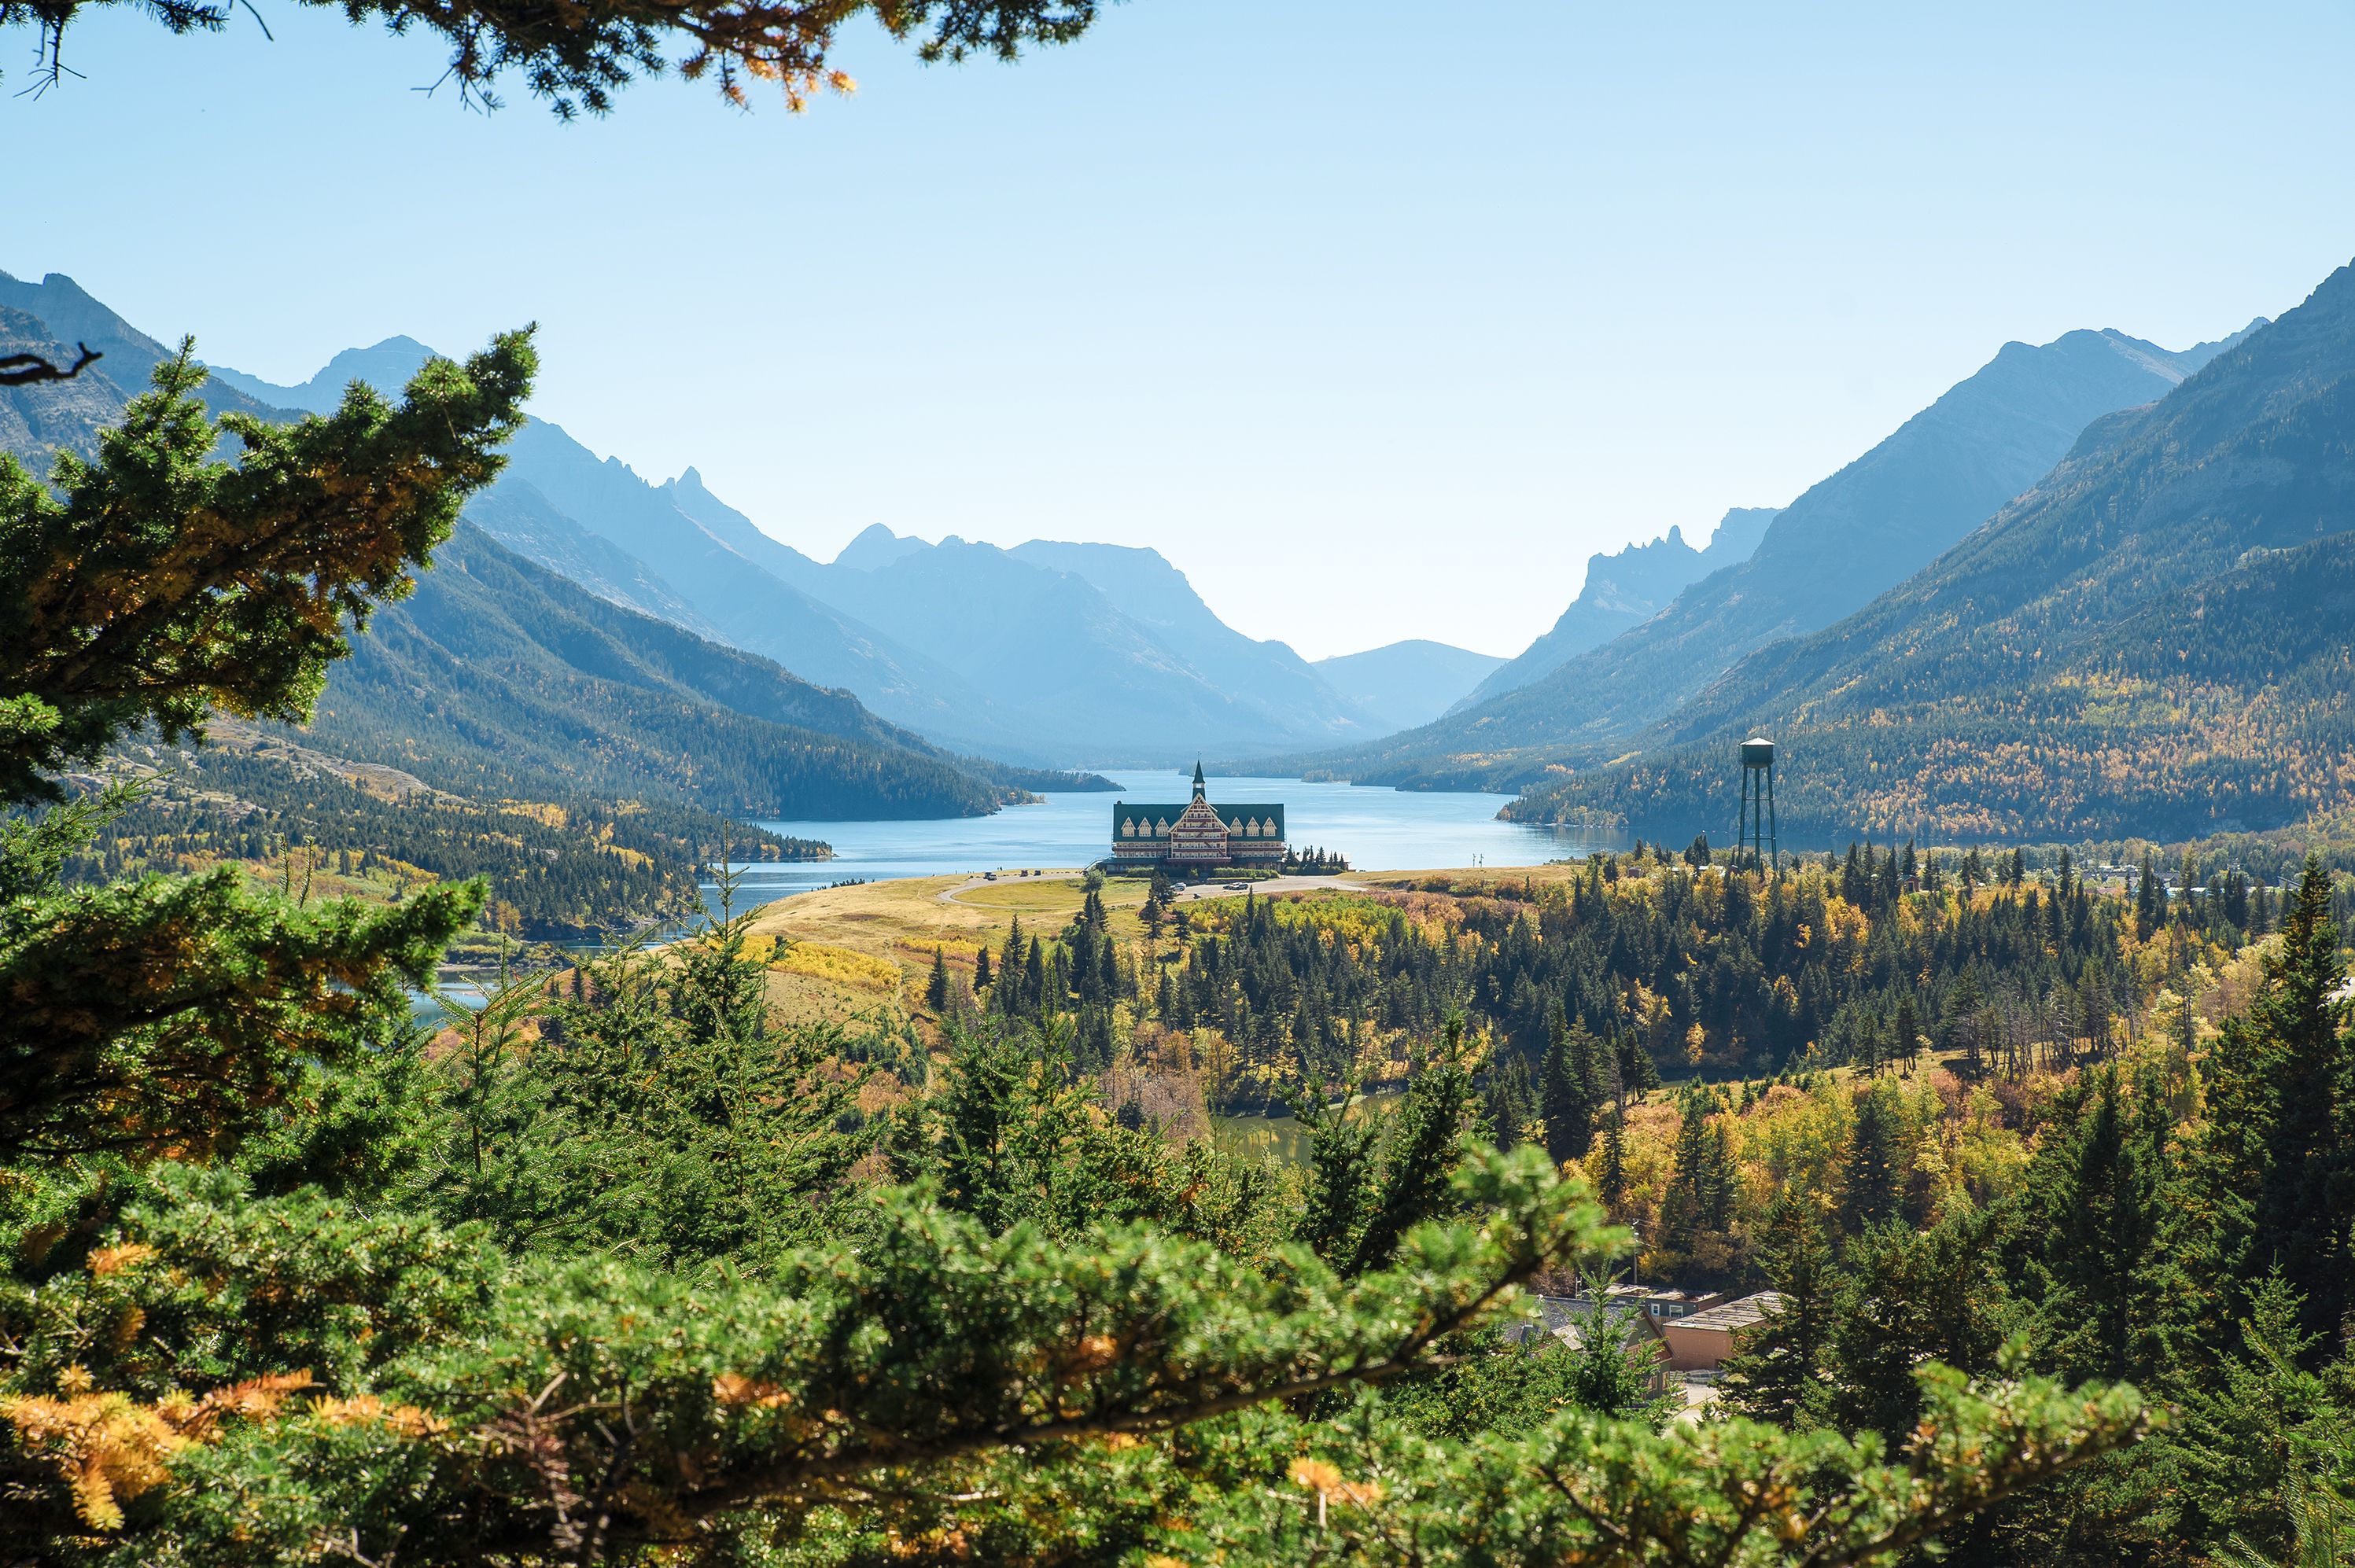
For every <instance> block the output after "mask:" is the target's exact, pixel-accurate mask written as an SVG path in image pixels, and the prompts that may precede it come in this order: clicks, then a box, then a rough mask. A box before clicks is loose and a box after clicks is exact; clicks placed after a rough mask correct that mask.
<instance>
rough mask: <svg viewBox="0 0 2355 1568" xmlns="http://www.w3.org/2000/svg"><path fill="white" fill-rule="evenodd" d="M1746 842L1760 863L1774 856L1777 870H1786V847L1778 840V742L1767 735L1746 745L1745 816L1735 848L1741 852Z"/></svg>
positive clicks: (1735, 836) (1735, 835)
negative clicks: (1775, 783)
mask: <svg viewBox="0 0 2355 1568" xmlns="http://www.w3.org/2000/svg"><path fill="white" fill-rule="evenodd" d="M1744 842H1747V843H1748V844H1749V846H1750V853H1752V854H1753V856H1755V857H1756V858H1757V861H1758V863H1759V864H1761V865H1764V864H1765V863H1766V861H1767V857H1768V856H1770V855H1771V856H1773V857H1774V869H1775V871H1776V872H1777V873H1780V872H1781V871H1782V869H1783V848H1782V845H1781V844H1779V843H1777V842H1775V839H1774V742H1773V741H1771V740H1769V739H1767V738H1766V737H1765V736H1763V735H1753V736H1751V737H1750V738H1749V739H1748V740H1745V741H1743V742H1742V816H1741V819H1740V821H1739V822H1738V823H1737V824H1736V826H1735V827H1734V830H1733V847H1734V848H1735V849H1737V850H1739V849H1740V848H1742V844H1743V843H1744Z"/></svg>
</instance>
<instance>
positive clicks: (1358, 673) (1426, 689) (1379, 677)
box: [1316, 541, 1681, 730]
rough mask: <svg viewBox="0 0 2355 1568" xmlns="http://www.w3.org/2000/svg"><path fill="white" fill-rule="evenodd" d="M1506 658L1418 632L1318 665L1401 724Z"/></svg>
mask: <svg viewBox="0 0 2355 1568" xmlns="http://www.w3.org/2000/svg"><path fill="white" fill-rule="evenodd" d="M1679 542H1681V541H1679ZM1598 558H1599V557H1598ZM1524 657H1526V655H1524ZM1505 664H1506V661H1505V660H1502V659H1499V658H1497V657H1496V656H1495V655H1494V654H1490V653H1475V652H1471V651H1470V650H1468V649H1464V648H1455V647H1451V646H1449V645H1448V644H1447V643H1444V642H1431V641H1425V640H1423V639H1422V638H1414V639H1412V640H1410V641H1404V642H1392V643H1390V644H1388V645H1386V646H1384V647H1380V648H1369V649H1368V650H1366V652H1363V653H1342V654H1338V655H1337V656H1335V657H1333V658H1330V659H1319V660H1317V661H1316V673H1318V674H1319V675H1322V676H1324V677H1325V679H1326V681H1327V683H1329V684H1330V685H1331V686H1332V687H1333V689H1334V690H1335V691H1337V692H1339V693H1340V694H1342V695H1343V696H1345V697H1347V698H1348V700H1349V701H1351V702H1353V703H1355V704H1357V705H1359V707H1360V708H1363V709H1364V710H1365V711H1366V712H1368V713H1369V714H1371V715H1374V717H1375V718H1376V719H1378V720H1380V723H1381V725H1382V727H1384V728H1385V729H1391V730H1400V729H1413V728H1414V727H1416V726H1418V725H1426V724H1429V723H1430V722H1431V721H1432V720H1433V719H1435V718H1437V717H1438V716H1439V715H1442V714H1444V713H1445V712H1446V711H1447V710H1448V709H1449V708H1450V707H1452V706H1454V705H1455V704H1456V703H1457V702H1458V701H1459V700H1461V699H1462V697H1463V694H1464V693H1465V692H1466V691H1468V690H1470V689H1471V688H1472V687H1473V685H1474V684H1475V683H1477V682H1480V681H1482V680H1484V679H1487V680H1493V679H1495V678H1496V676H1497V673H1499V672H1500V671H1501V670H1502V669H1503V667H1504V666H1505Z"/></svg>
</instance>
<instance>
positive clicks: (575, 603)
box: [311, 527, 999, 819]
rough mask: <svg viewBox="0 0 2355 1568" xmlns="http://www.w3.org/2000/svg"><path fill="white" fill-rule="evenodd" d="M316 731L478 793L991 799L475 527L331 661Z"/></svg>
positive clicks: (753, 800)
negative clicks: (348, 651) (344, 654)
mask: <svg viewBox="0 0 2355 1568" xmlns="http://www.w3.org/2000/svg"><path fill="white" fill-rule="evenodd" d="M811 721H815V723H817V724H823V725H825V726H827V729H828V730H831V731H835V732H841V731H850V732H853V733H856V732H858V731H859V730H861V729H864V730H865V731H867V732H868V733H867V735H866V736H865V737H864V738H859V739H846V738H844V736H843V735H842V734H841V733H826V732H822V731H821V730H820V729H818V728H816V727H814V726H813V725H812V722H811ZM311 733H312V734H313V735H314V736H316V737H317V738H318V741H319V743H320V744H321V745H323V746H324V747H327V748H328V749H330V750H333V751H335V752H336V753H338V754H339V755H342V756H346V757H350V758H356V759H357V760H360V761H364V762H377V763H382V764H385V765H387V766H390V767H396V768H403V769H406V770H407V771H409V772H411V773H414V774H415V775H417V777H419V778H421V779H424V780H425V781H426V782H427V783H429V784H433V785H436V786H438V787H440V788H443V789H455V790H459V791H461V792H464V793H470V794H474V795H476V796H480V795H483V794H485V793H491V794H496V793H501V792H504V793H508V794H514V795H517V796H525V797H530V798H541V799H544V798H546V795H547V793H548V791H549V789H550V788H551V787H558V788H560V789H561V790H562V791H563V792H567V793H584V794H600V795H617V796H623V797H645V798H648V799H655V800H682V801H686V802H687V803H690V804H694V805H698V806H703V807H706V808H709V809H710V810H720V811H727V812H731V813H738V814H742V815H748V816H762V817H795V818H817V819H831V818H847V817H934V816H961V815H973V814H975V813H978V812H983V811H986V810H990V809H991V808H992V807H994V806H995V805H996V804H997V803H998V799H999V797H998V794H997V792H996V790H994V789H992V788H990V787H989V786H987V785H985V784H983V783H982V782H981V781H980V780H978V779H975V778H973V777H972V776H970V775H968V774H966V773H964V772H963V771H961V770H959V769H958V768H955V767H954V766H952V765H951V764H949V763H948V762H946V761H943V760H942V759H940V758H936V757H931V756H925V755H922V754H920V753H918V752H916V751H914V750H912V749H910V748H907V747H902V746H900V745H899V744H897V741H896V737H895V735H894V732H892V731H891V729H890V726H886V725H884V724H882V723H881V722H880V721H879V720H877V719H876V718H875V717H874V715H871V714H868V713H866V712H865V711H864V710H863V709H861V708H860V707H859V705H858V701H857V699H856V698H854V697H852V696H850V695H849V694H847V693H841V692H829V691H824V690H821V689H819V688H817V687H815V686H811V685H809V684H808V683H806V682H803V681H799V680H796V679H794V677H793V676H792V675H790V674H788V673H786V672H784V671H783V670H781V669H779V668H777V667H776V666H775V665H774V664H772V663H770V662H767V661H765V660H762V659H759V658H755V657H753V656H751V655H749V654H746V653H744V652H741V651H739V650H736V649H732V648H725V647H722V646H720V645H719V644H717V643H712V642H707V641H703V640H701V639H699V638H697V637H695V636H693V635H692V634H691V633H688V632H686V631H683V630H678V629H677V628H676V627H673V626H671V625H669V624H668V623H667V622H665V621H660V620H655V619H653V618H652V617H648V616H642V615H638V614H636V613H635V612H634V611H630V610H625V609H620V608H618V607H617V606H614V605H612V604H609V603H607V602H606V601H605V600H603V599H598V598H597V597H595V596H594V595H592V594H590V593H589V592H587V591H586V590H585V589H582V588H577V587H575V586H574V585H573V584H571V583H569V582H567V581H565V580H564V579H563V578H561V577H557V576H556V575H555V574H554V573H552V572H549V571H546V570H544V569H543V568H541V567H537V566H534V565H533V564H532V563H530V562H528V561H526V560H524V559H523V558H522V557H520V556H516V555H514V554H512V553H511V552H509V551H507V550H506V549H505V548H504V547H503V546H500V545H498V544H497V543H496V541H494V540H492V539H491V538H489V537H488V536H487V535H484V534H483V533H481V532H480V531H479V530H476V529H474V528H471V527H462V528H461V529H460V530H459V532H458V533H457V534H456V535H453V537H452V539H451V540H450V542H449V543H448V544H447V545H445V546H443V547H442V550H441V551H440V552H439V555H438V557H437V560H436V564H435V566H434V568H433V570H432V571H431V572H428V573H426V574H425V575H424V576H423V577H421V578H420V579H419V584H418V588H417V592H416V593H415V594H414V595H412V596H411V597H410V599H407V600H405V601H403V602H402V603H400V604H399V605H396V606H393V607H390V608H389V609H386V610H385V611H384V612H382V613H381V614H379V615H378V618H377V620H376V622H375V623H374V625H373V626H372V627H371V629H370V630H369V634H368V636H366V637H364V638H361V639H358V640H357V641H356V642H355V644H354V651H353V653H352V656H351V657H350V658H348V659H346V660H344V661H343V662H340V663H338V664H337V665H336V666H335V669H334V671H333V673H331V674H330V676H329V677H328V683H327V690H326V694H325V695H324V696H323V697H322V698H321V699H320V702H319V706H318V710H317V714H316V715H315V717H314V722H313V725H312V726H311Z"/></svg>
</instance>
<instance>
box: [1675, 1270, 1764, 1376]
mask: <svg viewBox="0 0 2355 1568" xmlns="http://www.w3.org/2000/svg"><path fill="white" fill-rule="evenodd" d="M1782 1304H1783V1298H1782V1296H1781V1295H1780V1294H1779V1293H1777V1292H1775V1291H1772V1290H1761V1291H1760V1292H1758V1294H1756V1295H1755V1296H1744V1297H1743V1298H1741V1299H1740V1300H1739V1301H1726V1302H1721V1303H1720V1304H1719V1305H1717V1306H1715V1307H1708V1308H1702V1309H1701V1310H1700V1311H1698V1312H1694V1313H1691V1314H1689V1315H1687V1316H1685V1317H1680V1318H1671V1319H1663V1320H1662V1321H1661V1323H1660V1338H1661V1339H1663V1340H1666V1341H1668V1364H1669V1365H1670V1366H1671V1367H1673V1368H1675V1369H1676V1370H1677V1371H1678V1372H1715V1371H1716V1370H1717V1369H1718V1367H1719V1366H1720V1365H1721V1363H1723V1362H1725V1361H1731V1360H1732V1358H1733V1357H1735V1356H1737V1355H1739V1354H1741V1353H1742V1348H1743V1346H1744V1345H1745V1343H1747V1341H1748V1340H1749V1339H1750V1336H1751V1335H1752V1334H1753V1333H1754V1332H1756V1331H1757V1329H1758V1326H1759V1325H1760V1324H1761V1323H1763V1322H1764V1321H1765V1320H1766V1315H1767V1314H1768V1313H1769V1312H1772V1311H1774V1308H1777V1307H1780V1306H1781V1305H1782Z"/></svg>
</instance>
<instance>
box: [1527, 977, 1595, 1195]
mask: <svg viewBox="0 0 2355 1568" xmlns="http://www.w3.org/2000/svg"><path fill="white" fill-rule="evenodd" d="M1596 1050H1597V1042H1596V1041H1595V1038H1594V1036H1593V1034H1592V1033H1589V1032H1588V1030H1587V1027H1586V1024H1585V1022H1584V1021H1583V1020H1581V1021H1579V1022H1575V1023H1571V1024H1568V1025H1565V1023H1564V1022H1563V1018H1562V1012H1561V1009H1560V1008H1556V1009H1555V1010H1554V1016H1553V1026H1552V1029H1551V1030H1550V1033H1549V1037H1548V1039H1547V1042H1546V1054H1545V1062H1544V1064H1543V1065H1542V1067H1541V1068H1540V1098H1541V1107H1542V1108H1541V1114H1542V1116H1543V1117H1544V1118H1545V1131H1546V1153H1547V1154H1548V1155H1550V1157H1551V1158H1552V1159H1553V1160H1554V1162H1555V1163H1556V1164H1561V1163H1562V1162H1564V1161H1566V1160H1583V1159H1585V1158H1586V1151H1587V1150H1589V1149H1590V1148H1592V1147H1593V1143H1594V1116H1595V1112H1596V1110H1597V1109H1598V1108H1599V1106H1600V1101H1601V1095H1600V1093H1599V1090H1600V1087H1601V1086H1600V1084H1599V1083H1598V1082H1597V1078H1598V1068H1597V1064H1596Z"/></svg>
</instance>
